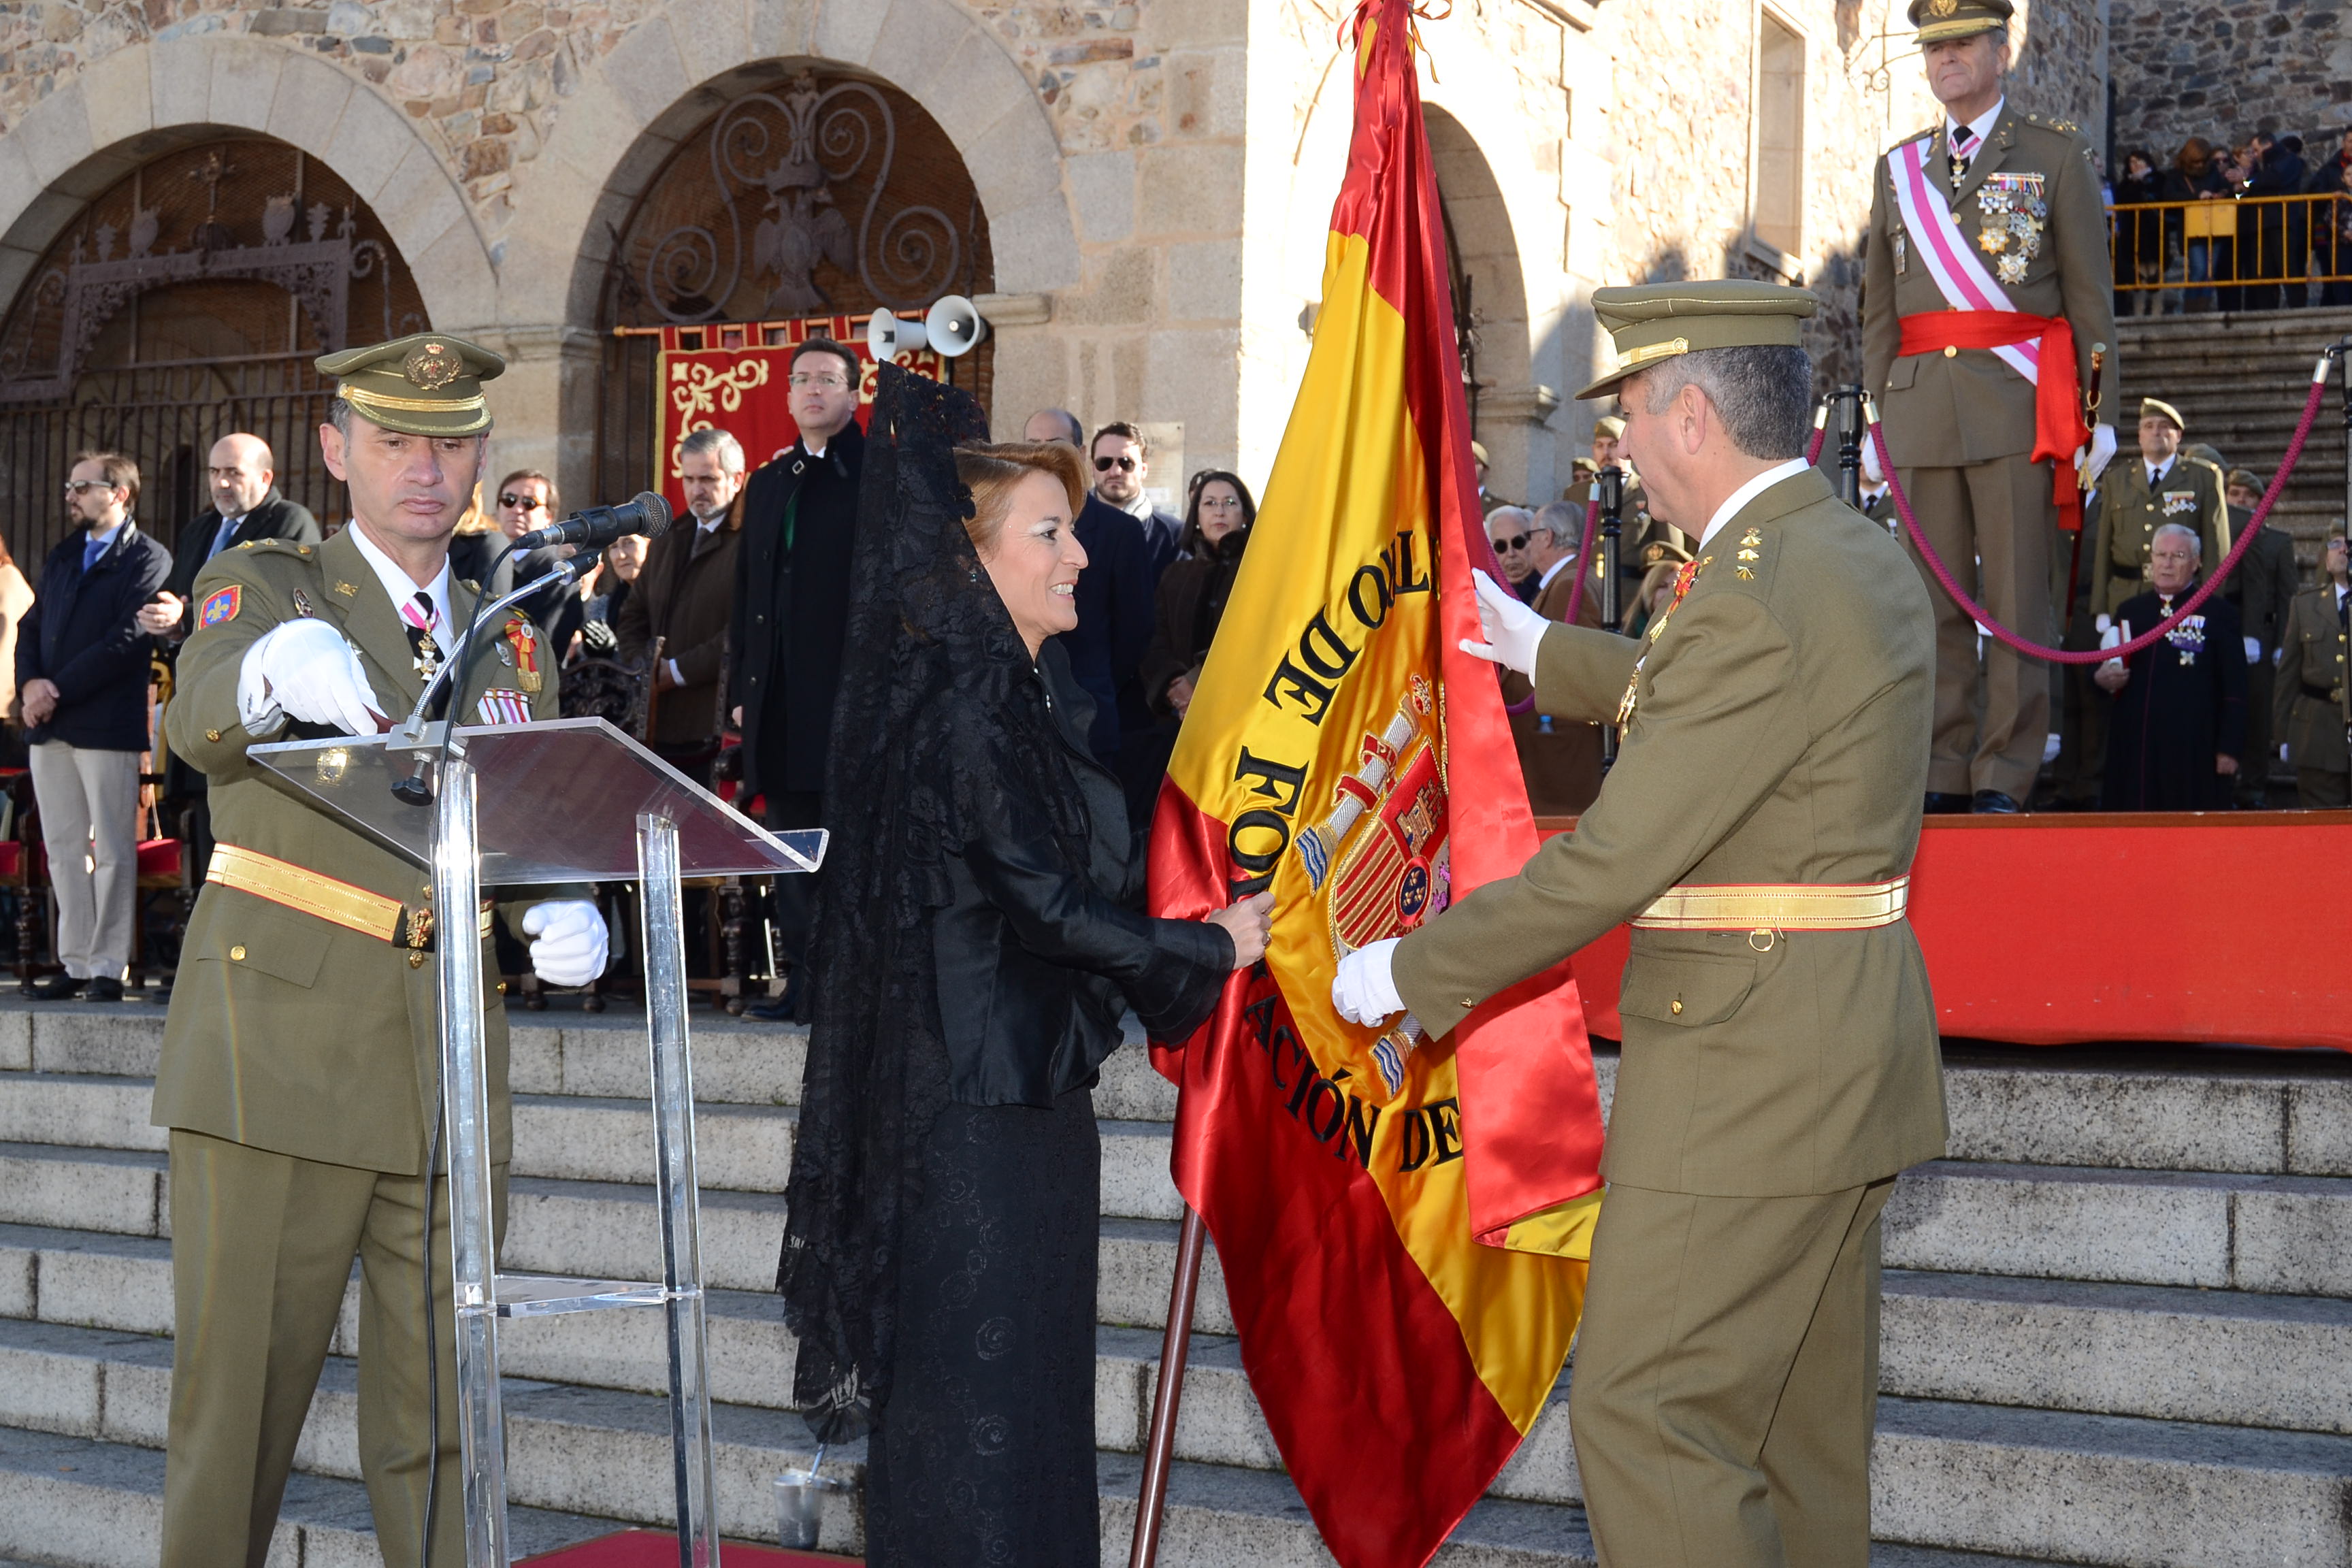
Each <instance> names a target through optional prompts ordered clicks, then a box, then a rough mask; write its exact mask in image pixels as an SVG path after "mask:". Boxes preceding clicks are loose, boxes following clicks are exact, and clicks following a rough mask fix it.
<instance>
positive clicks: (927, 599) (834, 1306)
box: [776, 365, 1083, 1442]
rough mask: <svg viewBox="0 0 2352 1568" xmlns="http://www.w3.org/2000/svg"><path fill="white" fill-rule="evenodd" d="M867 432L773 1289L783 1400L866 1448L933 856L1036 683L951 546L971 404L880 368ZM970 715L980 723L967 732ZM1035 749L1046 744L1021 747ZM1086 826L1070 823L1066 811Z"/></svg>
mask: <svg viewBox="0 0 2352 1568" xmlns="http://www.w3.org/2000/svg"><path fill="white" fill-rule="evenodd" d="M880 377H881V379H880V384H879V388H878V391H877V395H876V397H875V402H874V409H873V418H872V421H871V423H870V424H869V426H868V427H867V431H866V466H865V475H864V479H863V483H862V486H861V489H860V494H859V500H858V515H857V545H856V562H855V564H854V567H853V571H852V574H851V578H850V605H849V624H848V630H847V634H846V636H845V640H844V645H843V663H842V677H841V689H840V694H839V697H838V699H837V700H836V702H835V708H834V718H833V733H832V742H831V748H832V749H831V757H830V761H829V767H828V773H827V777H826V780H825V801H826V811H825V816H826V820H825V826H826V827H827V828H828V829H829V830H830V831H831V834H832V839H831V847H830V848H829V850H828V861H827V865H826V868H825V871H824V879H823V881H822V883H821V885H820V888H819V890H818V895H817V901H816V911H815V921H814V945H813V947H812V950H811V953H810V963H811V965H812V967H813V969H814V979H815V983H816V999H817V1000H816V1016H815V1019H814V1026H813V1027H812V1029H811V1033H810V1037H809V1052H808V1071H807V1078H806V1079H805V1081H804V1083H803V1088H802V1091H801V1109H800V1124H799V1128H798V1131H797V1133H796V1136H795V1139H794V1144H793V1173H792V1179H791V1182H790V1184H789V1185H788V1187H787V1189H786V1199H787V1203H788V1205H789V1212H788V1215H787V1218H786V1221H785V1229H784V1246H783V1255H782V1259H781V1260H780V1262H779V1263H778V1266H777V1273H776V1288H777V1289H779V1290H780V1291H782V1294H783V1297H784V1314H785V1321H786V1322H787V1324H788V1325H789V1326H790V1327H791V1329H792V1331H793V1333H794V1334H795V1335H797V1336H798V1337H799V1340H800V1365H799V1372H798V1375H797V1377H796V1379H795V1383H794V1395H795V1401H796V1403H798V1404H799V1405H801V1406H802V1407H803V1410H805V1411H806V1412H807V1415H808V1418H809V1422H810V1426H811V1427H812V1428H813V1429H814V1432H815V1434H816V1436H818V1437H819V1439H820V1440H822V1441H825V1442H845V1441H848V1440H850V1439H852V1438H854V1437H857V1436H862V1435H864V1433H865V1432H866V1431H867V1430H868V1429H870V1427H871V1426H872V1425H873V1419H874V1412H875V1411H877V1410H878V1409H879V1408H880V1407H881V1405H882V1404H883V1402H884V1400H885V1399H886V1398H887V1394H888V1377H889V1367H890V1364H891V1361H892V1350H893V1345H894V1342H895V1339H896V1331H897V1320H898V1300H897V1297H898V1289H897V1276H898V1251H899V1238H900V1236H901V1234H902V1231H903V1229H904V1224H905V1219H906V1216H907V1215H908V1214H909V1213H910V1212H912V1210H913V1209H914V1206H915V1204H916V1202H917V1199H918V1197H919V1194H920V1190H921V1173H922V1162H923V1143H924V1139H925V1137H926V1135H927V1134H928V1133H929V1131H930V1128H931V1126H932V1123H933V1122H934V1121H936V1120H937V1118H938V1116H939V1114H940V1111H941V1110H943V1109H944V1108H945V1107H946V1106H947V1105H948V1103H949V1098H950V1097H949V1090H948V1073H947V1052H946V1047H945V1046H944V1045H943V1044H942V1042H941V1038H940V1012H939V999H938V993H937V989H936V984H935V973H936V972H935V967H934V963H933V960H932V950H931V926H932V915H933V912H934V911H935V910H939V909H940V908H941V907H943V906H944V905H946V904H947V903H948V902H949V901H950V884H949V882H948V879H947V876H946V873H945V871H944V870H943V869H942V868H941V851H942V849H943V847H948V846H952V845H955V844H958V843H960V842H961V837H960V836H959V825H960V824H961V823H962V822H966V821H970V820H972V817H971V807H970V805H969V801H970V796H971V792H972V791H974V790H980V789H988V788H992V787H994V784H993V781H994V780H995V779H996V778H997V777H998V772H997V770H998V767H999V764H1000V761H1001V758H1002V755H1003V753H1002V752H1001V750H999V748H1000V747H1001V745H1002V743H1003V735H1002V733H1001V732H1000V731H1001V726H1002V723H1003V722H1004V721H1012V722H1016V723H1017V722H1020V721H1021V720H1020V717H1019V716H1020V715H1021V714H1023V713H1025V712H1026V711H1027V710H1029V709H1030V707H1031V706H1032V705H1031V704H1026V703H1014V702H1012V701H1010V700H1009V699H1010V698H1011V697H1012V695H1013V692H1014V691H1015V690H1016V689H1018V688H1019V687H1020V686H1021V685H1022V684H1023V683H1024V682H1025V681H1027V680H1029V679H1030V678H1031V674H1032V666H1031V664H1030V660H1029V656H1028V651H1027V649H1026V648H1024V647H1023V645H1022V642H1021V638H1020V636H1019V634H1018V633H1017V632H1015V631H1014V629H1013V621H1012V617H1011V616H1009V615H1007V614H1006V612H1005V609H1004V605H1003V600H1001V599H1000V598H998V596H997V594H996V590H995V588H994V586H993V585H992V584H991V583H990V582H989V579H988V576H987V574H986V573H985V572H983V571H982V569H981V565H980V559H979V557H978V555H977V554H976V553H975V552H973V550H972V547H971V540H970V538H969V537H968V536H967V535H966V533H965V532H964V519H965V518H966V517H967V516H968V515H969V514H970V512H971V496H970V494H969V493H968V492H966V491H965V490H964V489H962V487H961V486H960V485H959V484H958V483H957V482H956V477H955V460H954V448H955V447H957V446H958V445H961V444H965V443H970V442H974V441H984V440H986V439H987V437H988V432H987V424H986V421H985V418H984V417H983V416H982V413H981V410H980V405H978V404H977V403H975V402H974V401H973V400H972V398H971V395H969V394H967V393H963V392H960V391H957V390H956V389H954V388H952V387H948V386H942V385H940V384H938V383H936V382H933V381H930V380H928V379H926V378H924V377H921V376H917V375H913V374H909V373H908V372H905V371H902V370H899V369H898V368H897V367H896V366H893V365H884V366H883V367H881V372H880ZM975 720H979V722H975ZM1036 742H1037V750H1038V751H1040V752H1043V751H1045V750H1046V749H1048V746H1049V744H1050V738H1049V737H1048V736H1046V735H1044V734H1041V735H1039V736H1038V737H1037V738H1036ZM1081 820H1083V818H1082V816H1081Z"/></svg>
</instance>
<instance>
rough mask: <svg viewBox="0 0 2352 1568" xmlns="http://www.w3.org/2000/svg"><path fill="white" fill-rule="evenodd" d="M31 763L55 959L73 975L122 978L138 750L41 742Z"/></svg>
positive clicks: (133, 899)
mask: <svg viewBox="0 0 2352 1568" xmlns="http://www.w3.org/2000/svg"><path fill="white" fill-rule="evenodd" d="M32 764H33V798H34V800H35V801H37V803H38V804H39V805H40V808H41V842H42V844H43V845H44V846H45V847H47V850H48V854H49V886H50V888H51V889H53V890H54V891H55V892H56V894H57V900H58V963H62V964H64V965H65V966H66V973H68V974H70V975H72V976H73V977H74V978H75V979H76V980H95V979H106V980H120V979H121V978H122V972H123V971H124V970H125V969H127V968H129V967H130V965H131V920H132V918H133V916H134V915H135V914H136V913H137V910H138V908H139V753H138V752H98V751H88V750H85V749H83V748H82V747H79V746H68V745H67V744H66V743H65V742H63V741H44V742H41V743H40V744H39V745H37V746H35V747H33V748H32Z"/></svg>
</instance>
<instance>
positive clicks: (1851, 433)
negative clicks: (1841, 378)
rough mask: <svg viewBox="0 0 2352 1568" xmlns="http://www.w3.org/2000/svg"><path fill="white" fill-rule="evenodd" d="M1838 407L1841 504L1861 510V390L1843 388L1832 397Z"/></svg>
mask: <svg viewBox="0 0 2352 1568" xmlns="http://www.w3.org/2000/svg"><path fill="white" fill-rule="evenodd" d="M1830 399H1831V401H1832V402H1833V403H1835V404H1836V405H1837V422H1838V480H1837V492H1838V500H1842V501H1843V502H1845V504H1846V505H1848V506H1850V507H1853V509H1854V510H1857V511H1859V510H1861V509H1862V399H1863V391H1862V388H1861V387H1859V386H1841V387H1839V388H1838V389H1837V390H1836V391H1835V392H1832V393H1831V394H1830Z"/></svg>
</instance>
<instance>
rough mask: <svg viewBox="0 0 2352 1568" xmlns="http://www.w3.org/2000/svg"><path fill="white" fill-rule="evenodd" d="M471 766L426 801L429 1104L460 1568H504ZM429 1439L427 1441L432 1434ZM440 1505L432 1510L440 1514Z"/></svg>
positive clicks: (503, 1479)
mask: <svg viewBox="0 0 2352 1568" xmlns="http://www.w3.org/2000/svg"><path fill="white" fill-rule="evenodd" d="M477 850H478V843H477V840H476V837H475V831H474V770H473V767H472V765H471V764H469V763H467V762H466V760H465V759H464V757H462V756H459V755H452V756H450V757H449V758H448V759H447V760H446V762H445V763H443V765H442V768H441V784H440V791H439V794H438V795H437V797H436V802H435V820H434V834H433V907H434V908H435V910H437V911H439V914H438V920H437V924H438V926H439V930H438V931H437V932H436V940H435V942H434V944H433V945H434V949H435V951H436V954H437V956H438V959H439V965H438V967H439V971H440V977H441V1084H442V1090H441V1103H442V1114H443V1118H444V1131H445V1133H446V1137H445V1140H444V1141H445V1142H446V1145H447V1148H448V1153H449V1174H448V1186H449V1252H450V1281H451V1285H452V1287H453V1289H452V1294H453V1295H454V1296H455V1297H456V1299H457V1404H458V1410H459V1427H460V1430H461V1431H462V1433H463V1442H464V1462H465V1471H466V1499H465V1503H466V1564H467V1568H507V1466H506V1415H505V1411H504V1409H503V1408H502V1407H501V1405H500V1403H499V1351H498V1257H497V1238H496V1237H495V1236H494V1234H493V1232H492V1230H491V1215H492V1209H491V1203H490V1086H489V1073H488V1063H487V1061H486V1060H485V1058H484V1054H483V1048H482V1033H483V1032H482V944H481V943H480V942H478V941H477V940H476V938H475V934H474V921H475V914H474V911H475V910H477V909H478V908H479V907H480V901H481V876H480V868H481V861H480V858H479V856H478V853H477ZM437 1436H438V1435H437V1434H436V1438H437ZM447 1501H449V1500H444V1504H443V1506H446V1503H447Z"/></svg>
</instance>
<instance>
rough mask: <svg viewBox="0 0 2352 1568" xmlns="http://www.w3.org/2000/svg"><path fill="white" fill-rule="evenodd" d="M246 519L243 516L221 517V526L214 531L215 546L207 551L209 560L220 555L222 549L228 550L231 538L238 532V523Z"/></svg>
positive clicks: (206, 554)
mask: <svg viewBox="0 0 2352 1568" xmlns="http://www.w3.org/2000/svg"><path fill="white" fill-rule="evenodd" d="M243 521H245V519H243V518H242V517H225V518H223V519H221V524H220V527H219V528H218V529H217V530H215V531H214V533H213V547H212V549H211V550H209V551H207V552H205V560H207V561H209V560H211V559H212V558H213V557H214V556H215V555H218V554H219V553H220V552H222V551H224V550H226V549H227V548H228V542H229V540H230V539H231V538H232V537H234V536H235V535H236V529H237V525H238V524H239V523H241V522H243Z"/></svg>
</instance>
